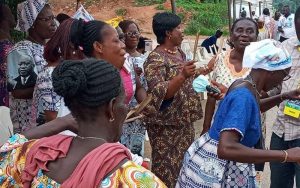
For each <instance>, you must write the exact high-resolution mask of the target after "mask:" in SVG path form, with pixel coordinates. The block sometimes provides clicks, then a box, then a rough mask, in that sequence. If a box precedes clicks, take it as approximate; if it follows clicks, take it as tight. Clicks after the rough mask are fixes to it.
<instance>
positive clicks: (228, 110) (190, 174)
mask: <svg viewBox="0 0 300 188" xmlns="http://www.w3.org/2000/svg"><path fill="white" fill-rule="evenodd" d="M250 28H251V26H250V25H248V26H247V25H245V27H239V28H236V29H234V30H233V35H238V36H239V37H238V38H237V39H238V41H239V45H246V44H247V43H248V44H249V42H245V41H246V39H247V37H245V36H246V35H245V33H247V32H249V33H255V29H253V28H252V29H250ZM262 42H263V43H266V44H267V46H268V47H271V48H268V47H267V48H265V49H263V48H259V49H261V50H260V51H258V52H257V55H255V56H254V55H253V52H252V54H249V53H248V54H249V55H248V56H247V57H245V59H244V61H243V67H248V68H250V67H252V70H251V72H250V74H249V75H248V76H247V77H246V78H244V79H239V80H237V81H235V82H234V83H233V84H232V85H231V86H230V88H229V90H228V92H227V94H226V96H225V98H224V99H223V100H222V102H221V103H220V105H219V108H218V110H217V112H216V115H215V118H214V122H213V125H212V127H211V128H210V130H209V132H208V133H206V134H204V135H202V136H201V137H200V138H199V139H197V140H196V141H195V142H194V143H193V144H192V145H191V147H190V148H189V149H188V152H187V153H186V155H185V159H184V163H183V166H182V169H181V171H180V176H179V179H178V183H177V187H197V186H198V187H199V186H203V187H215V188H218V187H255V181H254V178H255V173H254V168H253V164H252V163H262V162H268V161H280V162H283V163H285V162H291V161H293V162H299V161H300V157H299V154H300V148H293V149H290V150H286V151H275V150H273V151H272V150H261V149H254V148H253V147H254V145H255V144H257V142H258V141H259V138H260V137H261V134H262V132H261V121H260V107H259V105H260V101H259V100H260V98H259V97H260V96H259V95H260V92H261V91H262V90H265V91H269V90H270V89H272V88H273V87H274V86H277V85H278V84H280V83H281V82H282V80H283V79H285V78H286V77H288V71H289V69H290V67H291V65H292V63H291V61H290V58H289V57H287V56H286V55H285V52H284V50H281V49H280V48H278V47H276V46H275V45H274V43H273V41H271V42H269V41H267V42H265V41H262ZM262 42H261V43H256V44H257V45H259V44H262ZM250 47H251V45H250ZM251 48H252V47H251ZM247 49H249V48H248V47H247V48H246V51H247ZM273 52H274V53H273ZM246 53H247V52H245V54H246ZM259 53H262V54H259ZM283 56H284V57H285V58H281V57H283ZM249 57H266V59H270V60H262V59H259V58H258V59H255V60H253V59H251V60H250V61H248V63H247V60H248V59H247V58H249ZM273 57H280V58H278V59H275V60H274V59H272V58H273ZM249 62H250V63H249ZM299 94H300V91H299V90H296V91H292V92H290V93H288V95H281V96H276V97H273V98H272V100H273V102H278V101H282V100H283V99H285V98H286V97H290V96H297V98H299V97H298V95H299ZM266 100H267V99H266ZM268 100H269V99H268Z"/></svg>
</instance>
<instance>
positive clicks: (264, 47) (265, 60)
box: [243, 39, 292, 71]
mask: <svg viewBox="0 0 300 188" xmlns="http://www.w3.org/2000/svg"><path fill="white" fill-rule="evenodd" d="M291 66H292V61H291V56H290V55H289V53H288V52H287V51H286V50H285V49H284V48H283V47H282V46H281V43H279V42H277V41H275V40H272V39H266V40H262V41H259V42H252V43H251V44H250V45H249V46H247V47H246V49H245V53H244V58H243V67H245V68H252V69H264V70H268V71H276V70H283V69H286V68H289V67H291Z"/></svg>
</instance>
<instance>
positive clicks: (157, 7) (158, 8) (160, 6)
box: [155, 4, 165, 10]
mask: <svg viewBox="0 0 300 188" xmlns="http://www.w3.org/2000/svg"><path fill="white" fill-rule="evenodd" d="M155 9H156V10H165V7H164V5H163V4H159V5H157V6H156V7H155Z"/></svg>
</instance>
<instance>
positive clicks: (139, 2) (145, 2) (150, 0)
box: [135, 0, 166, 6]
mask: <svg viewBox="0 0 300 188" xmlns="http://www.w3.org/2000/svg"><path fill="white" fill-rule="evenodd" d="M165 1H166V0H135V5H136V6H149V5H155V4H162V3H164V2H165Z"/></svg>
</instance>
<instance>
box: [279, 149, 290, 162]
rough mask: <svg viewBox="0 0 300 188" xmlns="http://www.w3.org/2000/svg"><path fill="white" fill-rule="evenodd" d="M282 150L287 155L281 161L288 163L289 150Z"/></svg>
mask: <svg viewBox="0 0 300 188" xmlns="http://www.w3.org/2000/svg"><path fill="white" fill-rule="evenodd" d="M281 151H283V153H284V154H285V156H284V160H283V161H282V162H281V163H286V161H287V158H288V156H289V155H288V152H287V151H286V150H281Z"/></svg>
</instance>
